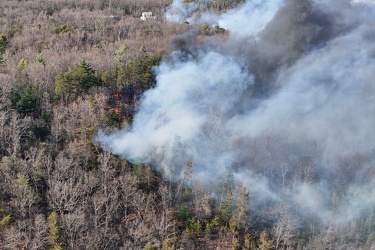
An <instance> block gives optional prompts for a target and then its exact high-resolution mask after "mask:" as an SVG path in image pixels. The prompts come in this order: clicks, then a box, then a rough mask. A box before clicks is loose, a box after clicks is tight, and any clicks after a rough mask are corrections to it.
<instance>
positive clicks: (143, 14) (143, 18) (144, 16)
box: [141, 12, 156, 21]
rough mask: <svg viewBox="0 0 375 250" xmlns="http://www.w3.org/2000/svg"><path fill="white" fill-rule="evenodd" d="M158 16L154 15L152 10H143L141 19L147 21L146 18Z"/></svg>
mask: <svg viewBox="0 0 375 250" xmlns="http://www.w3.org/2000/svg"><path fill="white" fill-rule="evenodd" d="M155 18H156V17H155V16H153V15H152V12H142V16H141V19H142V20H143V21H146V19H155Z"/></svg>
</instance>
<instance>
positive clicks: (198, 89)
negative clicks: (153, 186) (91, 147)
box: [97, 0, 375, 231]
mask: <svg viewBox="0 0 375 250" xmlns="http://www.w3.org/2000/svg"><path fill="white" fill-rule="evenodd" d="M180 4H182V3H180ZM184 13H189V12H184ZM374 14H375V5H373V4H371V3H362V4H355V3H354V2H350V1H333V0H332V1H318V0H315V1H313V0H311V1H305V0H304V1H297V0H288V1H247V2H246V3H244V4H242V5H240V6H239V7H238V8H237V9H235V10H232V11H230V12H227V13H226V14H223V15H216V16H213V15H212V14H208V13H207V14H201V15H200V17H201V19H199V18H198V19H197V17H195V20H196V21H197V22H199V21H201V22H204V21H205V20H208V19H209V18H208V17H209V16H210V15H211V17H212V18H211V20H214V21H215V22H216V23H218V24H219V25H220V26H221V27H223V28H225V29H226V30H227V31H228V32H229V37H228V39H226V40H225V41H223V40H215V39H211V40H207V41H206V42H205V43H198V42H196V39H194V34H192V33H189V34H184V35H182V36H181V37H179V38H178V39H176V40H175V41H174V42H173V44H172V45H171V48H172V51H171V53H170V54H169V55H168V56H166V57H165V59H164V60H163V62H162V63H161V64H160V66H158V67H157V68H155V72H156V75H157V78H156V80H157V85H156V86H155V87H154V88H152V89H150V90H148V91H147V92H145V93H144V95H143V97H142V99H141V101H140V105H139V111H138V113H137V114H136V116H135V118H134V121H133V123H132V125H131V126H129V127H126V128H124V129H123V130H121V131H118V132H116V133H113V134H109V135H108V134H104V133H101V134H100V135H99V136H98V137H97V141H98V142H100V143H102V145H106V146H107V147H108V148H109V149H110V150H111V151H112V152H114V153H116V154H121V155H123V156H125V157H126V158H127V159H130V160H131V161H134V162H142V163H147V164H150V165H151V166H153V167H154V168H155V169H157V170H159V171H160V172H162V173H164V174H165V175H167V176H169V177H171V178H173V179H175V180H178V179H182V178H183V175H184V171H185V168H186V165H187V163H188V162H192V165H193V171H192V176H193V177H194V178H196V179H199V180H200V181H202V182H204V183H206V185H207V186H212V187H215V186H218V183H219V182H220V180H222V178H224V176H225V175H226V174H227V173H228V171H232V172H233V176H234V180H235V182H240V183H242V185H244V186H246V187H247V188H248V190H250V192H251V195H252V202H251V203H252V204H251V206H252V216H254V217H257V218H258V217H259V218H261V219H260V220H261V221H263V222H265V223H267V221H274V220H275V219H274V218H278V223H279V224H275V225H276V226H279V227H278V229H280V228H283V227H282V223H284V222H285V223H286V222H288V223H289V224H288V223H286V224H287V225H293V227H294V228H298V227H299V226H301V225H302V222H301V221H309V223H311V227H314V226H315V224H314V223H316V225H318V224H319V225H323V226H329V225H331V226H332V225H333V226H337V227H339V226H340V225H349V223H350V222H351V221H352V220H354V219H359V218H362V217H364V216H367V215H368V214H370V213H371V212H372V210H373V209H374V206H375V170H374V169H375V130H374V128H375V94H374V93H375V36H374V27H375V20H374V17H373V16H374ZM189 15H190V16H191V15H192V13H189V14H188V16H184V17H183V18H182V20H185V19H186V18H189V17H190V16H189ZM239 20H241V21H239ZM254 20H256V21H254ZM185 39H187V40H185ZM280 207H281V208H283V210H282V211H284V212H277V214H278V215H277V216H276V217H274V218H271V217H272V216H269V215H267V216H264V211H265V210H266V209H275V211H276V208H280ZM277 211H281V210H280V209H279V210H277ZM281 218H282V219H281ZM298 221H299V222H301V223H300V224H298ZM311 221H314V223H313V222H311ZM285 223H284V224H285ZM296 225H299V226H296ZM276 229H277V227H276ZM276 229H275V230H276ZM280 230H281V229H280ZM276 231H277V230H276Z"/></svg>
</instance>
